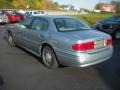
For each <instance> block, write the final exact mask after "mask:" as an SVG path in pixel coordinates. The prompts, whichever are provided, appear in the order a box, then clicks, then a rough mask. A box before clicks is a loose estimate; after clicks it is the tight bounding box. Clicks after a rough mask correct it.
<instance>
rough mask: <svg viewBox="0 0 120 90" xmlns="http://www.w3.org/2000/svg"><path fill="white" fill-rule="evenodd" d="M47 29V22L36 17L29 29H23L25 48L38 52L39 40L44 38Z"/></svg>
mask: <svg viewBox="0 0 120 90" xmlns="http://www.w3.org/2000/svg"><path fill="white" fill-rule="evenodd" d="M47 30H48V22H47V20H45V19H43V18H39V17H36V18H35V19H34V20H33V22H32V24H31V27H30V29H27V30H26V31H25V34H26V45H27V48H28V49H29V50H31V51H33V52H34V53H36V54H38V53H39V50H40V46H41V42H42V41H43V40H44V37H45V35H46V32H47Z"/></svg>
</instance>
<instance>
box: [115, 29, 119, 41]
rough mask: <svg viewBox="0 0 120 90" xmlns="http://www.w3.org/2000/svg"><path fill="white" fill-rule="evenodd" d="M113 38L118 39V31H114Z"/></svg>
mask: <svg viewBox="0 0 120 90" xmlns="http://www.w3.org/2000/svg"><path fill="white" fill-rule="evenodd" d="M114 38H115V39H120V31H116V32H115V33H114Z"/></svg>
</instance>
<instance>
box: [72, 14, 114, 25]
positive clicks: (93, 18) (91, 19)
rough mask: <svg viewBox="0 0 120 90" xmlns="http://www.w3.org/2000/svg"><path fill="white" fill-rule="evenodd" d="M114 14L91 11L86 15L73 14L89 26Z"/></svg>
mask: <svg viewBox="0 0 120 90" xmlns="http://www.w3.org/2000/svg"><path fill="white" fill-rule="evenodd" d="M111 15H112V14H98V13H90V14H85V15H72V17H76V18H79V19H80V20H82V21H83V22H85V23H86V24H88V25H89V26H92V25H94V24H95V23H96V22H98V21H100V20H103V19H105V18H107V17H110V16H111Z"/></svg>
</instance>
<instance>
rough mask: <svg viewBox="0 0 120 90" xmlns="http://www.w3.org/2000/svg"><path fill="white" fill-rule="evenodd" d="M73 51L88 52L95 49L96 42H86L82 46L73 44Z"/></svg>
mask: <svg viewBox="0 0 120 90" xmlns="http://www.w3.org/2000/svg"><path fill="white" fill-rule="evenodd" d="M72 49H73V50H75V51H86V50H92V49H94V42H86V43H80V44H73V45H72Z"/></svg>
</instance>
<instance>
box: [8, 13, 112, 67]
mask: <svg viewBox="0 0 120 90" xmlns="http://www.w3.org/2000/svg"><path fill="white" fill-rule="evenodd" d="M7 38H8V42H9V44H10V45H11V46H15V45H19V46H20V47H22V48H24V49H26V50H28V51H30V52H32V53H33V54H35V55H37V56H39V57H42V60H43V63H44V64H45V66H46V67H48V68H57V67H58V66H59V65H60V64H63V65H67V66H77V67H85V66H90V65H94V64H97V63H100V62H103V61H105V60H108V59H110V57H111V56H112V54H113V46H112V38H111V36H110V35H108V34H105V33H103V32H100V31H96V30H92V29H91V28H90V27H89V26H87V25H86V24H84V23H83V22H82V21H80V20H77V19H75V18H72V17H68V16H47V15H44V16H32V17H29V18H27V19H26V20H24V21H21V22H20V23H19V24H14V25H8V27H7Z"/></svg>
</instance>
